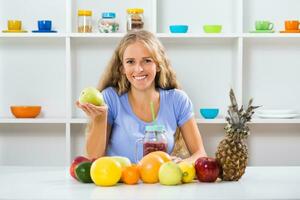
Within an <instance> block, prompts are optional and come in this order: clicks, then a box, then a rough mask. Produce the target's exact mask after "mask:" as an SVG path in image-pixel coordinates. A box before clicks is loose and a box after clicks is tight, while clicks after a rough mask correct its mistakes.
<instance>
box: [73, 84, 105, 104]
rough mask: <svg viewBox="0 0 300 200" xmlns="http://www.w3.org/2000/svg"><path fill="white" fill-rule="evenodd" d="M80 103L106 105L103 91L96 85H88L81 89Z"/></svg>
mask: <svg viewBox="0 0 300 200" xmlns="http://www.w3.org/2000/svg"><path fill="white" fill-rule="evenodd" d="M79 102H80V103H91V104H94V105H95V106H102V105H104V99H103V96H102V94H101V92H100V91H99V90H98V89H97V88H94V87H87V88H85V89H84V90H82V91H81V93H80V97H79Z"/></svg>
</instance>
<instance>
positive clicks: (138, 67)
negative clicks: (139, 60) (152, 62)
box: [134, 64, 144, 72]
mask: <svg viewBox="0 0 300 200" xmlns="http://www.w3.org/2000/svg"><path fill="white" fill-rule="evenodd" d="M134 69H135V71H136V72H142V71H144V68H143V66H142V65H141V64H137V65H136V66H135V68H134Z"/></svg>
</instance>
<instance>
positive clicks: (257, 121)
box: [70, 118, 300, 124]
mask: <svg viewBox="0 0 300 200" xmlns="http://www.w3.org/2000/svg"><path fill="white" fill-rule="evenodd" d="M196 122H197V124H226V123H227V122H226V120H225V119H223V118H217V119H203V118H196ZM70 123H71V124H86V123H88V119H85V118H81V119H74V118H73V119H71V121H70ZM249 124H300V118H294V119H260V118H253V119H252V121H251V122H250V123H249Z"/></svg>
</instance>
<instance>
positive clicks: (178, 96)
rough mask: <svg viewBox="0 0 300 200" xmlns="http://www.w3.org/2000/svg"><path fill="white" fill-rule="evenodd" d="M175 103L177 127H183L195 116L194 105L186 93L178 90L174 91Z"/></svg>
mask: <svg viewBox="0 0 300 200" xmlns="http://www.w3.org/2000/svg"><path fill="white" fill-rule="evenodd" d="M173 102H174V104H173V106H174V110H175V115H176V120H177V125H178V127H181V126H182V125H183V124H184V123H185V122H187V121H188V120H189V119H190V118H191V117H193V116H194V111H193V110H194V109H193V103H192V101H191V100H190V98H189V97H188V96H187V94H186V93H185V92H184V91H182V90H178V89H175V90H174V97H173Z"/></svg>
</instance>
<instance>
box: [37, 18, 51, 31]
mask: <svg viewBox="0 0 300 200" xmlns="http://www.w3.org/2000/svg"><path fill="white" fill-rule="evenodd" d="M38 28H39V30H40V31H51V28H52V21H51V20H38Z"/></svg>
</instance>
